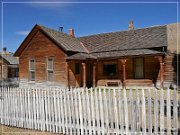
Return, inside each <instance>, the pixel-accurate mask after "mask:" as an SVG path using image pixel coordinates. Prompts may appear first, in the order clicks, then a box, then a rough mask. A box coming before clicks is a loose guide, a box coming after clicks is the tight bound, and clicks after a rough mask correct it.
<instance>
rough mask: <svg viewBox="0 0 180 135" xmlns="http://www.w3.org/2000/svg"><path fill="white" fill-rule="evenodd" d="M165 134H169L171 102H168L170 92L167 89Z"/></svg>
mask: <svg viewBox="0 0 180 135" xmlns="http://www.w3.org/2000/svg"><path fill="white" fill-rule="evenodd" d="M166 108H167V113H166V114H167V134H171V101H170V90H169V88H168V89H167V103H166Z"/></svg>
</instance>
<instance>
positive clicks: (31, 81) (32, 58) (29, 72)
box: [28, 58, 36, 82]
mask: <svg viewBox="0 0 180 135" xmlns="http://www.w3.org/2000/svg"><path fill="white" fill-rule="evenodd" d="M31 60H34V70H31V67H30V64H31ZM35 62H36V61H35V59H34V58H30V59H29V69H28V71H29V78H28V80H29V82H35V80H36V76H35V71H36V66H35ZM31 72H34V80H31V78H30V76H31V75H30V74H31Z"/></svg>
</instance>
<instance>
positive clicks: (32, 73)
mask: <svg viewBox="0 0 180 135" xmlns="http://www.w3.org/2000/svg"><path fill="white" fill-rule="evenodd" d="M30 81H35V72H33V71H31V72H30Z"/></svg>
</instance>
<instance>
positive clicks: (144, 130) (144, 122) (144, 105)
mask: <svg viewBox="0 0 180 135" xmlns="http://www.w3.org/2000/svg"><path fill="white" fill-rule="evenodd" d="M142 132H143V134H146V101H145V96H144V89H142Z"/></svg>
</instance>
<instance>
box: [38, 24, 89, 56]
mask: <svg viewBox="0 0 180 135" xmlns="http://www.w3.org/2000/svg"><path fill="white" fill-rule="evenodd" d="M38 26H40V28H41V29H42V30H43V31H44V32H45V33H46V34H47V35H48V36H49V37H50V38H51V39H53V40H54V41H55V42H56V43H58V45H59V46H60V47H62V48H63V49H64V50H65V51H73V52H86V53H87V52H88V51H87V49H86V48H85V47H84V45H83V44H82V43H81V41H79V40H78V39H77V38H73V37H71V36H70V35H68V34H65V33H62V32H59V31H56V30H53V29H50V28H47V27H44V26H41V25H38Z"/></svg>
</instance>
